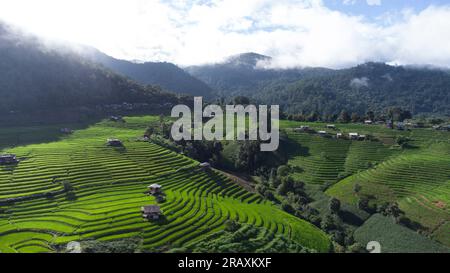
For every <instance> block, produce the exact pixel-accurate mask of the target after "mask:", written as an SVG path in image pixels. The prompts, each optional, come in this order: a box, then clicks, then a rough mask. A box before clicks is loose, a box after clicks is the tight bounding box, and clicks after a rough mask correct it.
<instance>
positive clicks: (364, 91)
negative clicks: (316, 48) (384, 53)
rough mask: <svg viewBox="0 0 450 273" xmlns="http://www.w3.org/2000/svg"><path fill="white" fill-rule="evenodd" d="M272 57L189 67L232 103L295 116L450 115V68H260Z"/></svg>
mask: <svg viewBox="0 0 450 273" xmlns="http://www.w3.org/2000/svg"><path fill="white" fill-rule="evenodd" d="M268 58H269V57H267V56H261V55H258V54H252V53H248V54H241V55H238V56H235V57H232V58H230V60H229V61H228V62H225V63H222V64H214V65H203V66H194V67H188V68H187V70H188V72H189V73H191V74H192V75H193V76H195V77H197V78H199V79H200V80H203V81H204V82H205V83H207V84H208V85H209V86H211V87H212V88H213V89H215V90H217V91H218V93H219V94H220V95H221V96H223V97H225V98H227V99H231V98H232V97H235V96H242V95H243V96H248V97H250V98H252V100H254V101H257V102H258V103H261V104H268V105H274V104H276V105H280V106H281V109H282V110H283V111H285V112H287V113H289V114H300V113H302V114H305V115H310V114H313V113H319V114H320V116H321V117H322V118H323V119H326V118H327V117H332V116H338V115H339V114H340V113H341V112H342V110H346V111H348V113H349V117H350V118H351V115H352V113H357V114H358V115H363V114H366V111H367V110H371V111H373V112H375V113H376V114H377V115H380V114H382V113H384V112H385V111H386V110H387V108H390V107H395V106H397V107H402V108H405V109H406V110H409V111H410V112H411V113H412V114H415V115H416V114H420V113H425V114H436V115H442V116H445V115H446V116H448V115H449V114H450V109H449V107H448V105H450V96H449V94H450V92H449V86H450V74H449V71H448V70H440V69H428V68H417V67H402V66H389V65H386V64H383V63H366V64H361V65H358V66H356V67H353V68H348V69H341V70H332V69H326V68H303V69H285V70H280V69H257V68H255V65H256V63H257V62H258V61H260V60H266V59H268Z"/></svg>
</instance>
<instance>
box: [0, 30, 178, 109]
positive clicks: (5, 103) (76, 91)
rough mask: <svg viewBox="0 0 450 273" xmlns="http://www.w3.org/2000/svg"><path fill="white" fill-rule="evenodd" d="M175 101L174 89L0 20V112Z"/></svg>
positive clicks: (176, 99)
mask: <svg viewBox="0 0 450 273" xmlns="http://www.w3.org/2000/svg"><path fill="white" fill-rule="evenodd" d="M177 101H178V98H177V96H176V95H174V94H169V93H166V92H163V91H161V90H160V89H159V88H154V87H151V86H147V87H144V86H142V85H140V84H137V83H135V82H133V81H131V80H129V79H127V78H125V77H122V76H119V75H117V74H114V73H113V72H111V71H108V70H106V69H105V68H103V67H101V66H100V65H97V64H94V63H92V62H90V61H87V60H85V59H83V58H81V57H80V56H79V55H78V54H76V53H75V52H74V51H72V50H71V49H69V48H67V47H64V46H56V45H52V46H49V44H48V43H47V42H43V41H42V40H40V39H38V38H36V37H34V36H31V35H28V34H24V33H23V32H20V31H17V30H11V28H10V27H9V26H7V25H5V24H0V112H1V113H11V112H15V113H20V112H22V113H23V112H33V111H39V110H44V111H52V110H64V109H69V108H77V107H94V106H98V105H105V104H118V103H123V102H128V103H145V102H147V103H156V104H158V103H161V104H162V103H167V102H173V103H175V102H177Z"/></svg>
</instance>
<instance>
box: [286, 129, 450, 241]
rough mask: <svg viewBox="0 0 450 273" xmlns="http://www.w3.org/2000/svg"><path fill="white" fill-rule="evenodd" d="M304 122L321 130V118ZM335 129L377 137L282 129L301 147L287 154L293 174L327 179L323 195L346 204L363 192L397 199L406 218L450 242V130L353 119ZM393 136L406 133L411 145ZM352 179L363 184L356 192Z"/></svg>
mask: <svg viewBox="0 0 450 273" xmlns="http://www.w3.org/2000/svg"><path fill="white" fill-rule="evenodd" d="M300 124H301V123H295V122H284V124H282V126H283V127H284V128H295V126H299V125H300ZM302 124H304V123H302ZM308 125H310V126H311V127H312V128H314V129H316V130H325V129H324V127H325V124H321V123H309V124H308ZM337 130H338V131H340V132H343V133H349V132H358V133H360V134H370V135H373V136H375V137H376V138H378V140H379V141H349V140H337V139H333V138H331V139H329V138H323V137H320V136H317V135H315V134H307V133H295V132H293V131H292V130H289V129H287V133H288V136H289V137H290V138H291V139H293V140H295V141H296V142H297V143H298V147H299V148H298V149H299V151H300V152H299V153H298V152H296V153H294V154H293V155H292V156H291V159H290V160H289V164H291V165H293V166H296V167H297V168H295V170H297V172H296V173H295V176H296V177H297V178H299V179H300V180H302V181H304V182H307V183H313V184H317V185H326V186H327V187H328V189H327V191H326V193H327V194H328V195H331V196H334V197H337V198H339V199H340V200H341V201H344V202H347V203H349V204H356V203H357V200H358V198H359V196H362V195H364V196H368V197H370V198H372V201H371V202H374V203H378V204H381V203H383V202H397V203H398V204H399V206H400V209H402V210H403V211H404V212H405V213H406V216H407V217H408V218H410V219H411V220H413V221H416V222H418V223H420V224H421V225H422V226H424V227H426V228H428V229H429V230H430V232H431V233H432V235H433V237H434V238H435V239H437V240H438V241H440V242H442V243H445V244H447V245H450V242H449V239H448V234H449V232H450V228H449V223H450V209H449V206H450V133H448V132H437V131H434V130H431V129H412V130H410V131H397V130H390V129H386V128H383V127H381V126H375V125H374V126H366V125H355V124H349V125H347V124H345V125H342V124H339V125H337ZM398 136H404V137H408V138H409V139H410V147H409V148H407V149H401V148H399V147H395V145H392V144H393V143H394V139H395V138H396V137H398ZM355 184H359V185H360V186H362V190H361V192H360V193H359V194H358V195H356V194H355V193H354V191H353V188H354V186H355ZM330 186H331V187H330Z"/></svg>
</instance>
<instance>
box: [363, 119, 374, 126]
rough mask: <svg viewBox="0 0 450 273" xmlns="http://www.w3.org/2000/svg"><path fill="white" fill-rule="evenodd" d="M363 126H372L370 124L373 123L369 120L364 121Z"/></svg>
mask: <svg viewBox="0 0 450 273" xmlns="http://www.w3.org/2000/svg"><path fill="white" fill-rule="evenodd" d="M364 124H366V125H372V124H373V121H371V120H370V119H368V120H365V121H364Z"/></svg>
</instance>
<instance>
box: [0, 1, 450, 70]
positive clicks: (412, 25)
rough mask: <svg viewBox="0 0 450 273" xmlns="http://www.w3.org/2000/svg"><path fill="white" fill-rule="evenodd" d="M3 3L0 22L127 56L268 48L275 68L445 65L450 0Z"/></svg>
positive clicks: (186, 59)
mask: <svg viewBox="0 0 450 273" xmlns="http://www.w3.org/2000/svg"><path fill="white" fill-rule="evenodd" d="M369 2H370V3H369ZM367 3H368V5H369V4H370V5H376V6H378V5H383V1H368V2H367ZM0 6H1V7H2V8H1V9H0V19H3V20H5V21H6V22H10V23H13V24H17V25H19V26H22V27H24V28H26V29H28V30H30V31H32V32H35V33H37V34H40V35H44V36H47V37H49V38H59V39H64V40H68V41H71V42H77V43H83V44H88V45H92V46H95V47H97V48H99V49H100V50H102V51H104V52H106V53H108V54H110V55H112V56H114V57H116V58H123V59H128V60H145V61H169V62H174V63H177V64H179V65H195V64H204V63H211V62H220V61H222V60H224V58H225V57H226V56H230V55H233V54H237V53H241V52H250V51H251V52H258V53H261V54H264V55H268V56H272V57H273V59H272V62H270V63H267V64H266V66H270V67H276V68H288V67H289V68H290V67H299V66H323V67H331V68H342V67H349V66H353V65H356V64H360V63H363V62H367V61H381V62H389V63H395V64H427V65H434V66H442V67H450V5H439V6H438V5H431V6H429V7H428V8H426V9H423V10H420V11H414V10H413V9H402V10H397V11H395V12H394V13H392V12H390V13H386V14H384V15H383V16H380V17H379V18H378V19H376V20H372V19H369V18H367V17H365V16H363V15H351V14H350V13H345V12H342V11H336V10H332V9H331V8H330V7H328V6H327V5H326V4H325V3H324V2H323V1H321V0H310V1H306V0H279V1H268V0H246V1H239V0H237V1H235V0H227V1H222V0H212V1H178V0H173V1H156V0H155V1H141V0H129V1H119V0H97V1H88V0H67V1H58V0H41V1H26V0H14V1H9V0H0Z"/></svg>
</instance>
